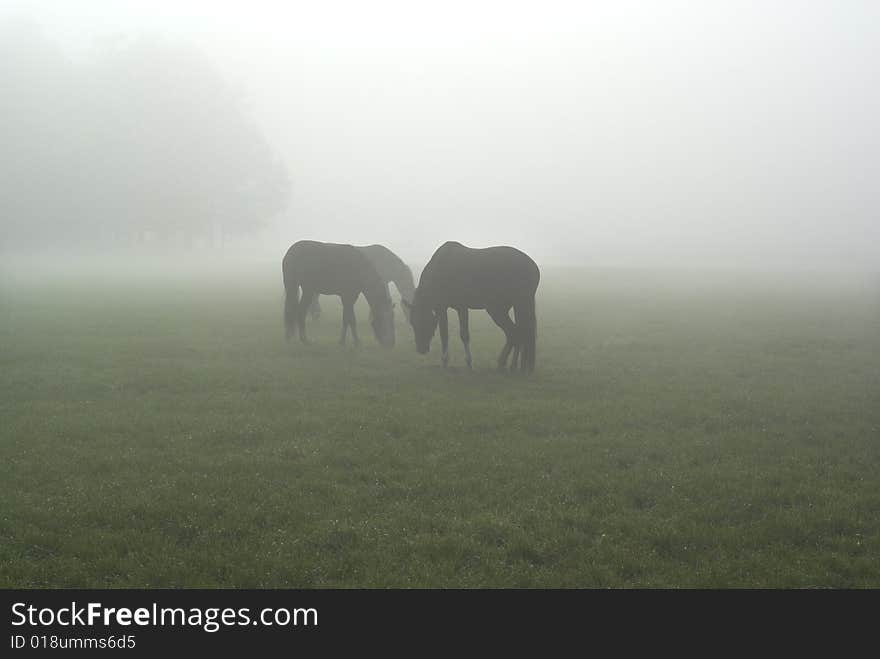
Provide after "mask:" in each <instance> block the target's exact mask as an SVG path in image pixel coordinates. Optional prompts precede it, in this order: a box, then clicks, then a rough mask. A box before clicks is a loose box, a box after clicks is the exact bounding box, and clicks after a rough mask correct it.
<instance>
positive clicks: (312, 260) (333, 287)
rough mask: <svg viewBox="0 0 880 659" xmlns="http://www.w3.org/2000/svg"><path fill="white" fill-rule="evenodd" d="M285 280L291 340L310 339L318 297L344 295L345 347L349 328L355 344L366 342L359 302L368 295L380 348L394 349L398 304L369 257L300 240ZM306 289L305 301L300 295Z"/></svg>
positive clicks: (348, 248) (285, 263) (291, 252)
mask: <svg viewBox="0 0 880 659" xmlns="http://www.w3.org/2000/svg"><path fill="white" fill-rule="evenodd" d="M281 270H282V273H283V275H284V290H285V302H284V324H285V327H286V328H287V338H288V339H289V338H290V337H291V336H295V335H296V333H297V329H298V330H299V338H300V340H301V341H302V342H303V343H307V339H306V313H307V311H308V309H309V305H310V304H311V303H312V300H313V299H314V298H315V297H316V296H317V295H318V294H322V295H338V296H339V297H340V298H341V299H342V336H341V337H340V339H339V343H340V344H345V337H346V334H347V332H348V328H349V327H351V335H352V339H353V340H354V343H355V345H357V344H358V343H360V341H359V339H358V335H357V323H356V319H355V315H354V303H355V302H356V301H357V299H358V297H360V294H361V293H363V294H364V297H365V298H366V299H367V303H368V304H369V305H370V324H371V325H372V326H373V333H374V334H375V335H376V339H378V341H379V343H380V344H382V346H384V347H386V348H390V347H392V346H393V345H394V311H393V309H394V305H393V304H392V303H391V296H390V295H389V294H388V285H387V284H386V283H385V282H384V281H383V280H382V278H381V277H380V276H379V274H378V273H377V272H376V268H375V267H374V266H373V264H372V263H370V260H369V259H368V258H367V257H366V256H364V254H363V253H362V252H361V251H359V250H357V249H355V248H354V247H352V246H351V245H338V244H335V243H320V242H316V241H313V240H300V241H299V242H296V243H294V244H293V245H292V246H291V247H290V249H289V250H287V254H285V256H284V261H283V262H282V266H281ZM300 289H302V297H300V295H299V291H300Z"/></svg>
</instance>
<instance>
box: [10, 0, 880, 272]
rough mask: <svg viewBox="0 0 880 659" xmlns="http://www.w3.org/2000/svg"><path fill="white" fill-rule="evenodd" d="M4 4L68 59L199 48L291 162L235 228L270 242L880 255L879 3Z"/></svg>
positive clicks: (726, 259) (771, 256)
mask: <svg viewBox="0 0 880 659" xmlns="http://www.w3.org/2000/svg"><path fill="white" fill-rule="evenodd" d="M0 7H2V9H0V24H6V25H9V24H10V22H12V23H11V24H13V25H14V24H16V22H18V23H19V24H24V23H27V24H33V25H36V26H38V29H39V31H40V32H41V34H42V36H43V37H44V38H45V39H46V40H47V41H49V42H51V43H53V44H55V45H56V46H57V47H58V48H59V50H60V52H61V53H62V54H63V57H64V58H65V60H68V61H70V62H71V63H73V64H74V65H78V64H79V63H82V62H88V61H90V58H93V56H94V50H95V47H96V44H100V43H106V42H107V40H108V39H109V40H112V39H120V38H122V39H125V38H137V37H139V36H142V35H149V36H153V37H157V38H161V39H163V40H165V41H167V42H168V43H171V44H176V45H179V46H180V47H183V48H189V47H192V48H194V49H196V50H197V51H198V52H200V53H201V54H202V55H203V56H204V57H205V58H206V59H207V60H209V61H210V62H211V63H212V65H213V66H215V67H216V69H217V71H219V73H220V75H221V76H222V78H223V80H225V81H226V83H228V84H229V85H230V86H231V88H232V89H234V90H235V93H236V95H237V97H238V98H239V99H240V101H241V105H242V108H243V112H244V113H245V114H246V115H247V117H248V119H249V120H251V121H252V122H253V124H254V125H255V126H256V127H257V128H258V129H259V130H260V132H261V133H262V135H263V137H264V138H265V141H266V143H267V144H268V145H269V146H271V147H272V148H273V149H274V151H275V153H277V155H278V156H279V157H280V159H281V160H283V162H284V164H285V165H286V168H287V172H288V175H289V181H290V185H291V189H290V196H289V200H288V202H287V204H286V208H284V210H283V211H281V212H280V213H278V214H277V215H274V216H273V217H272V218H271V221H270V222H269V226H268V228H267V229H266V230H264V231H262V232H261V233H260V234H259V235H256V236H251V237H249V238H248V239H247V240H246V241H244V242H243V243H242V244H243V245H245V247H246V249H248V250H252V253H256V254H260V255H261V256H262V255H266V257H271V256H272V255H273V254H276V253H277V254H278V258H279V259H280V257H281V256H282V255H283V252H284V251H285V250H286V248H287V246H289V245H290V244H291V243H292V242H294V241H296V240H298V239H302V238H310V239H316V240H326V241H331V242H347V243H353V244H369V243H383V244H386V245H388V246H390V247H392V249H395V251H398V252H399V253H400V254H401V256H403V257H404V258H405V259H406V260H408V261H410V262H424V261H425V260H427V258H429V257H430V255H431V253H432V252H433V250H434V249H435V248H436V247H437V246H438V245H440V244H441V243H442V242H443V241H445V240H458V241H460V242H463V243H465V244H469V245H472V246H486V245H493V244H510V245H515V246H517V247H519V248H520V249H523V250H524V251H526V252H528V253H530V254H531V255H532V256H533V257H534V258H535V259H536V260H537V261H538V262H539V263H542V264H543V263H546V264H554V265H587V266H603V265H613V266H675V267H700V266H710V265H712V266H722V267H749V268H795V269H798V268H805V269H823V268H829V269H832V268H856V269H869V270H873V269H876V267H877V266H876V263H877V256H878V255H877V245H878V244H880V223H878V219H880V218H878V208H880V192H878V189H877V186H876V183H875V181H874V178H875V175H876V172H877V171H878V165H880V157H878V156H880V130H878V129H880V125H878V121H880V120H878V117H880V90H878V88H877V85H876V80H877V79H880V48H878V43H880V39H878V38H877V37H878V36H880V5H877V4H876V3H870V2H858V1H852V2H838V3H831V2H813V3H799V4H798V10H797V12H796V13H794V12H793V11H792V9H791V5H790V4H789V3H780V2H775V3H758V2H748V3H742V2H736V3H734V2H711V3H701V4H700V5H699V6H694V4H693V3H684V2H664V3H637V2H624V3H620V2H614V3H611V2H608V3H596V4H592V5H590V6H589V7H585V6H582V5H575V4H568V3H552V2H551V3H503V4H500V3H485V2H483V3H480V2H477V3H472V2H469V3H459V2H454V3H446V4H444V5H442V7H441V6H433V5H425V4H417V5H413V4H412V3H403V2H375V3H369V5H368V6H367V5H363V4H357V3H344V2H329V3H321V4H320V5H315V4H314V3H298V2H295V3H269V2H249V3H231V2H219V3H218V2H211V3H208V2H201V1H200V2H187V3H167V2H128V1H116V2H111V1H107V0H82V1H78V2H76V3H63V2H51V1H46V0H30V1H28V2H5V3H3V4H2V5H0ZM34 83H35V84H36V83H37V81H36V80H35V81H34ZM157 102H161V99H159V100H157ZM6 154H7V155H6V156H5V157H6V158H8V159H9V160H8V161H7V163H6V167H10V166H11V167H13V168H14V167H15V161H14V155H10V151H8V150H7V151H6ZM3 157H4V156H0V158H3ZM132 203H135V202H132ZM169 221H171V220H169ZM243 249H244V247H243Z"/></svg>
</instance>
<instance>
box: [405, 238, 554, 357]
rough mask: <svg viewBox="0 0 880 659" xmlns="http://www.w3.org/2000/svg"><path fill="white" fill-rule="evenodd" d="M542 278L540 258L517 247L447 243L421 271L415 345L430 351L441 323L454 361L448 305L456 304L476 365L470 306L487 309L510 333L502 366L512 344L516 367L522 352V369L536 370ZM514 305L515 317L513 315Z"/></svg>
mask: <svg viewBox="0 0 880 659" xmlns="http://www.w3.org/2000/svg"><path fill="white" fill-rule="evenodd" d="M540 279H541V273H540V271H539V270H538V266H537V264H536V263H535V262H534V261H533V260H532V259H531V257H529V256H528V255H527V254H524V253H523V252H521V251H519V250H518V249H514V248H513V247H488V248H486V249H472V248H470V247H465V246H464V245H462V244H461V243H456V242H447V243H443V245H441V246H440V248H439V249H438V250H437V251H436V252H434V256H432V257H431V260H430V261H429V262H428V265H426V266H425V269H424V270H423V271H422V276H421V277H420V278H419V287H418V288H417V289H416V293H415V296H414V297H413V301H412V305H410V322H411V323H412V326H413V329H414V330H415V335H416V350H418V351H419V353H421V354H425V353H426V352H428V349H429V348H430V345H431V338H432V337H433V336H434V332H435V331H436V329H437V326H438V325H439V326H440V340H441V342H442V344H443V356H442V359H443V365H444V366H446V364H447V362H448V361H449V321H448V317H447V309H449V308H450V307H451V308H453V309H455V310H456V311H457V312H458V324H459V327H460V330H461V340H462V342H463V343H464V351H465V356H466V359H467V365H468V368H471V350H470V332H469V331H468V309H485V310H486V311H487V312H489V315H490V316H491V317H492V320H494V321H495V323H496V324H497V325H498V327H500V328H501V329H502V330H504V335H505V337H506V338H507V342H506V343H505V344H504V349H503V350H502V351H501V354H500V355H499V357H498V368H500V369H504V368H506V367H507V357H508V355H510V352H511V350H513V361H512V363H511V366H510V367H511V369H512V370H515V369H516V368H517V362H518V360H519V359H520V356H521V357H522V368H523V370H526V371H533V370H534V368H535V338H536V334H537V319H536V316H535V293H536V291H537V290H538V282H539V281H540ZM404 306H407V303H406V302H404ZM511 307H513V311H514V314H515V317H516V322H514V321H512V320H511V319H510V308H511Z"/></svg>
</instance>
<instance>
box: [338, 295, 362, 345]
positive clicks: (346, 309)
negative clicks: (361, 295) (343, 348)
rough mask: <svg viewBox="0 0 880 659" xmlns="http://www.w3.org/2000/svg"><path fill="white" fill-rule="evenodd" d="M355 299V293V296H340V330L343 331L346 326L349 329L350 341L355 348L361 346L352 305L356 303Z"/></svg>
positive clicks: (356, 296)
mask: <svg viewBox="0 0 880 659" xmlns="http://www.w3.org/2000/svg"><path fill="white" fill-rule="evenodd" d="M357 298H358V294H357V293H356V294H355V295H343V296H342V328H343V331H345V327H346V326H349V327H351V340H352V342H353V343H354V345H355V346H359V345H360V344H361V340H360V339H359V338H358V333H357V319H356V318H355V315H354V303H355V302H356V301H357Z"/></svg>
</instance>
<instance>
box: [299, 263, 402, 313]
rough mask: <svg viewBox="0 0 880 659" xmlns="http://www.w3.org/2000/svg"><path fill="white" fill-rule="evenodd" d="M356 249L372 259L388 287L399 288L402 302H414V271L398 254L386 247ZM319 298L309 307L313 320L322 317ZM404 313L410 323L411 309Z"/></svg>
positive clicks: (316, 297)
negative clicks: (390, 285)
mask: <svg viewBox="0 0 880 659" xmlns="http://www.w3.org/2000/svg"><path fill="white" fill-rule="evenodd" d="M355 249H357V250H359V251H360V252H362V253H363V255H364V256H366V257H367V258H368V259H370V263H372V264H373V267H374V268H376V272H378V273H379V276H380V277H381V278H382V280H383V281H384V282H385V284H386V285H387V284H388V283H389V282H390V283H392V284H394V285H395V286H396V287H397V292H398V293H400V299H401V300H406V301H407V302H412V299H413V295H414V294H415V290H416V285H415V282H414V281H413V274H412V270H410V269H409V266H408V265H407V264H406V263H404V262H403V261H402V260H401V258H400V257H399V256H397V254H395V253H394V252H392V251H391V250H390V249H388V248H387V247H385V246H384V245H365V246H359V245H355ZM318 297H319V296H317V295H316V296H315V300H314V302H312V305H311V307H309V313H310V314H311V315H312V318H317V317H318V316H320V315H321V305H320V304H319V302H318ZM403 313H404V315H405V316H406V320H407V322H409V307H407V306H404V307H403Z"/></svg>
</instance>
